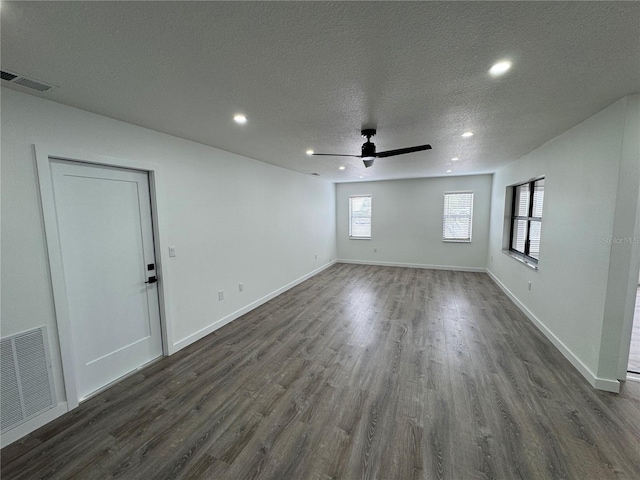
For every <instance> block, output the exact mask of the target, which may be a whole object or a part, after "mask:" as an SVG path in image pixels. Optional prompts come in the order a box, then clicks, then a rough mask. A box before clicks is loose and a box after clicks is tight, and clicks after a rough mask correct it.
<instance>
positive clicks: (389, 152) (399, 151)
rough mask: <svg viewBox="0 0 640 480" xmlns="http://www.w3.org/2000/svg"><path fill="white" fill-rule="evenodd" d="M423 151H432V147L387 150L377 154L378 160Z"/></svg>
mask: <svg viewBox="0 0 640 480" xmlns="http://www.w3.org/2000/svg"><path fill="white" fill-rule="evenodd" d="M422 150H431V145H418V146H417V147H407V148H399V149H397V150H387V151H386V152H378V153H376V157H377V158H384V157H393V156H394V155H402V154H403V153H411V152H421V151H422Z"/></svg>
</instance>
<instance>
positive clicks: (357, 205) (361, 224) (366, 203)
mask: <svg viewBox="0 0 640 480" xmlns="http://www.w3.org/2000/svg"><path fill="white" fill-rule="evenodd" d="M349 238H371V195H354V196H352V197H349Z"/></svg>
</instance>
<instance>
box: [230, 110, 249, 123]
mask: <svg viewBox="0 0 640 480" xmlns="http://www.w3.org/2000/svg"><path fill="white" fill-rule="evenodd" d="M233 120H234V121H235V122H236V123H237V124H240V125H244V124H245V123H247V117H245V116H244V115H242V114H241V113H238V114H237V115H236V116H234V117H233Z"/></svg>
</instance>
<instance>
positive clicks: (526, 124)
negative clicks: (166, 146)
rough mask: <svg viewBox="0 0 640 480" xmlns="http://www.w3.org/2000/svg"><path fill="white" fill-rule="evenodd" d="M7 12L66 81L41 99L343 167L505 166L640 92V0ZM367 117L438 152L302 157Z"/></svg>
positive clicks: (40, 61)
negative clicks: (501, 65)
mask: <svg viewBox="0 0 640 480" xmlns="http://www.w3.org/2000/svg"><path fill="white" fill-rule="evenodd" d="M1 17H2V24H1V39H2V57H1V59H2V68H3V69H6V70H10V71H13V72H16V73H19V74H21V75H25V76H28V77H32V78H35V79H37V80H41V81H44V82H47V83H51V84H54V85H56V86H58V88H55V89H53V90H52V91H50V92H47V93H42V94H40V93H37V95H38V96H40V97H43V98H48V99H51V100H54V101H57V102H61V103H64V104H68V105H72V106H75V107H78V108H81V109H84V110H88V111H91V112H96V113H99V114H102V115H106V116H108V117H113V118H116V119H119V120H124V121H126V122H130V123H133V124H136V125H141V126H144V127H148V128H151V129H154V130H158V131H160V132H165V133H169V134H172V135H176V136H179V137H183V138H187V139H190V140H194V141H196V142H200V143H203V144H206V145H211V146H214V147H218V148H221V149H224V150H228V151H231V152H234V153H238V154H241V155H245V156H247V157H251V158H255V159H257V160H261V161H264V162H268V163H272V164H275V165H280V166H282V167H284V168H288V169H292V170H296V171H299V172H303V173H310V172H318V173H319V174H321V176H322V178H325V179H328V180H331V181H335V182H344V181H358V180H359V177H360V176H363V177H364V179H365V180H381V179H391V178H411V177H427V176H441V175H446V173H445V172H446V170H447V169H451V170H453V172H452V173H451V175H456V174H469V173H486V172H493V171H495V170H497V169H498V168H500V167H502V166H504V165H506V164H508V163H510V162H512V161H514V160H515V159H517V158H518V157H520V156H522V155H523V154H525V153H528V152H530V151H531V150H533V149H535V148H536V147H538V146H540V145H541V144H543V143H545V142H546V141H548V140H550V139H551V138H553V137H554V136H557V135H558V134H560V133H562V132H563V131H565V130H567V129H569V128H570V127H572V126H573V125H575V124H577V123H579V122H580V121H582V120H584V119H585V118H587V117H588V116H590V115H592V114H594V113H596V112H597V111H599V110H601V109H602V108H604V107H605V106H607V105H609V104H611V103H612V102H614V101H615V100H617V99H619V98H621V97H622V96H624V95H627V94H631V93H638V92H639V91H640V84H639V82H640V3H638V2H515V1H513V2H6V1H5V2H3V3H2V10H1ZM501 59H509V60H511V61H512V62H513V68H512V69H511V71H510V72H508V73H507V74H506V75H505V76H504V77H501V78H500V79H494V78H491V77H490V76H489V75H488V72H487V71H488V69H489V67H490V66H491V65H492V64H493V63H494V62H495V61H497V60H501ZM2 84H3V85H4V86H9V87H10V88H15V89H20V90H22V91H28V92H30V93H31V92H32V91H29V90H26V89H24V88H21V87H18V86H12V85H11V84H8V83H7V82H4V81H3V82H2ZM237 112H242V113H245V114H246V115H247V117H248V118H249V122H248V123H247V124H246V125H244V126H238V125H236V124H235V123H234V122H233V121H232V117H233V115H234V114H235V113H237ZM362 127H377V129H378V135H377V136H376V137H375V138H374V140H373V141H374V142H375V143H376V146H377V148H378V151H382V150H390V149H396V148H401V147H406V146H413V145H419V144H423V143H430V144H431V145H432V146H433V150H430V151H426V152H419V153H413V154H408V155H405V156H399V157H393V158H384V159H378V160H376V162H375V165H374V166H373V167H372V168H368V169H365V168H364V166H363V165H362V161H361V160H359V159H356V158H352V159H345V158H342V159H341V158H339V157H337V158H333V157H315V158H312V157H309V156H307V155H305V151H306V150H307V149H308V148H312V149H314V150H315V151H317V152H330V153H334V152H335V153H353V154H358V153H359V150H360V145H361V144H362V142H363V141H364V140H363V139H362V138H361V137H360V129H361V128H362ZM466 130H472V131H474V132H475V135H474V136H473V137H472V138H470V139H463V138H461V137H460V134H461V133H462V132H464V131H466ZM452 157H459V158H460V160H459V161H457V162H451V158H452ZM179 161H180V159H176V162H179ZM448 164H451V165H448ZM340 165H345V166H346V169H345V170H344V171H339V170H338V166H340Z"/></svg>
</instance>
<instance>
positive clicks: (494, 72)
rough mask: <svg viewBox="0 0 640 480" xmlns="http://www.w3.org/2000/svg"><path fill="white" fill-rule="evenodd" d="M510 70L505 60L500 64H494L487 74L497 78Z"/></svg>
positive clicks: (509, 65)
mask: <svg viewBox="0 0 640 480" xmlns="http://www.w3.org/2000/svg"><path fill="white" fill-rule="evenodd" d="M510 68H511V62H508V61H506V60H504V61H502V62H498V63H496V64H495V65H494V66H493V67H491V68H490V69H489V74H490V75H491V76H492V77H499V76H500V75H504V74H505V73H507V71H508V70H509V69H510Z"/></svg>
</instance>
